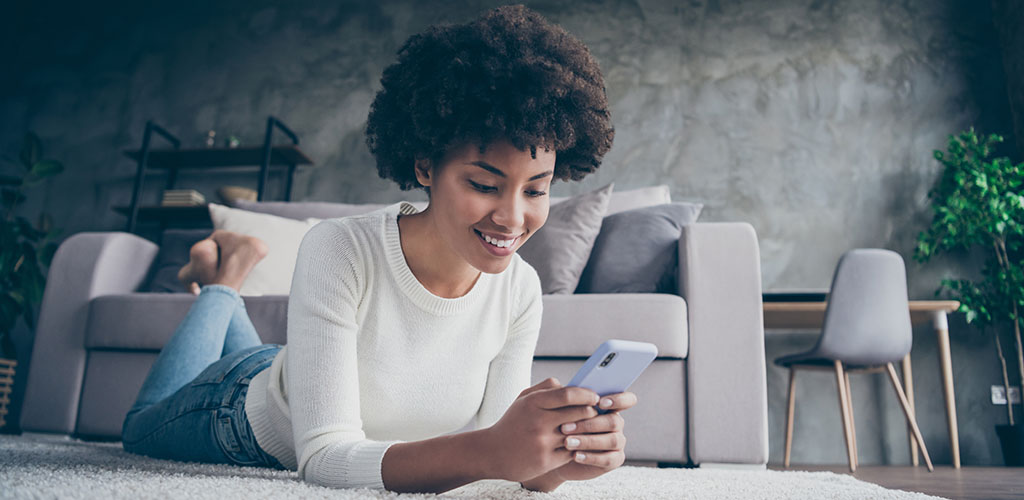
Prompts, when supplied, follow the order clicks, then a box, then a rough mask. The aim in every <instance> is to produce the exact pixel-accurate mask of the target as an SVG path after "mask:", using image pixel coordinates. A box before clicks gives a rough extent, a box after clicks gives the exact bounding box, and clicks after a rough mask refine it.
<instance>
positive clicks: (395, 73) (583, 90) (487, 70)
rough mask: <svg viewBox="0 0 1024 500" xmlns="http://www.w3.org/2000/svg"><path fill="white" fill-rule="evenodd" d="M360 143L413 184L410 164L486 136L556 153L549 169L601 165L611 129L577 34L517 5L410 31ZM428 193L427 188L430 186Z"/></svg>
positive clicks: (397, 177) (386, 170)
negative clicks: (420, 31)
mask: <svg viewBox="0 0 1024 500" xmlns="http://www.w3.org/2000/svg"><path fill="white" fill-rule="evenodd" d="M381 85H382V87H383V88H382V89H381V90H380V91H379V92H378V93H377V96H376V98H375V99H374V101H373V105H372V106H371V107H370V114H369V117H368V118H367V125H366V143H367V145H368V146H369V147H370V151H371V152H372V153H373V155H374V156H375V157H376V159H377V171H378V173H379V174H380V176H381V177H382V178H385V179H391V180H393V181H395V182H397V183H398V185H399V186H400V187H401V188H402V189H403V190H409V189H413V188H416V187H420V185H419V183H418V182H417V180H416V175H415V172H414V165H415V161H416V160H417V159H428V160H431V161H432V162H433V164H434V165H436V164H437V162H438V161H439V160H440V159H441V158H442V157H443V156H444V153H445V152H446V151H447V150H449V149H450V148H453V147H457V146H459V145H463V144H466V143H470V142H474V143H478V144H479V145H480V150H481V152H483V151H484V150H485V149H486V147H487V144H489V143H490V142H491V141H494V140H501V139H504V140H507V141H509V142H510V143H511V144H512V145H513V146H515V147H516V148H517V149H519V150H520V151H526V149H527V148H529V150H530V154H531V156H533V157H534V158H535V157H536V153H537V148H538V147H542V148H545V149H547V150H553V151H555V152H556V158H555V169H554V178H555V179H559V180H563V181H564V180H567V179H572V180H579V179H582V178H583V177H584V176H585V175H587V174H588V173H590V172H593V171H594V170H595V169H597V167H598V166H600V165H601V159H602V158H603V156H604V154H605V153H607V152H608V150H609V149H610V148H611V145H612V140H613V138H614V136H615V131H614V129H613V128H612V125H611V113H609V111H608V98H607V95H606V93H605V87H604V78H603V76H602V75H601V68H600V67H599V66H598V64H597V61H595V60H594V58H593V57H592V56H591V55H590V50H589V49H587V47H586V46H585V45H583V42H581V41H580V40H579V39H577V38H576V37H574V36H572V35H570V34H569V33H568V32H566V31H565V30H564V29H562V28H561V27H559V26H556V25H553V24H550V23H548V22H547V21H546V20H545V19H544V18H543V17H541V16H540V14H538V13H536V12H534V11H532V10H530V9H527V8H526V7H524V6H522V5H511V6H505V7H500V8H497V9H494V10H492V11H490V12H487V13H486V14H484V15H483V16H482V17H480V18H478V19H476V20H474V21H472V22H469V23H466V24H459V25H444V26H431V27H430V28H428V29H427V30H426V32H424V33H420V34H417V35H413V36H411V37H409V39H408V40H407V41H406V42H405V44H404V45H403V46H402V48H401V49H399V51H398V61H397V62H396V63H394V64H392V65H391V66H389V67H388V68H387V69H385V70H384V74H383V77H382V78H381ZM428 193H429V191H428Z"/></svg>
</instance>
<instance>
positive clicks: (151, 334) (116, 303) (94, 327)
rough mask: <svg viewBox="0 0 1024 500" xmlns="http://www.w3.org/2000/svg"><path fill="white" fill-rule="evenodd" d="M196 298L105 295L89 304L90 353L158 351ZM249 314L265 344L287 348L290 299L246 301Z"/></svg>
mask: <svg viewBox="0 0 1024 500" xmlns="http://www.w3.org/2000/svg"><path fill="white" fill-rule="evenodd" d="M195 299H196V298H195V296H194V295H192V294H190V293H130V294H124V295H104V296H101V297H96V298H95V299H93V300H92V302H90V306H89V323H88V328H87V329H86V332H85V347H86V348H87V349H129V350H149V351H159V350H160V349H162V348H163V346H164V344H166V343H167V341H168V340H170V338H171V335H173V334H174V329H175V328H177V327H178V323H180V322H181V320H182V319H183V318H184V317H185V314H186V313H187V312H188V309H189V307H191V306H192V302H193V301H195ZM244 300H245V307H246V310H247V311H248V312H249V318H250V319H251V320H252V323H253V326H255V327H256V331H257V332H258V333H259V335H260V338H261V339H263V342H264V343H268V344H284V342H285V328H286V325H287V318H288V297H286V296H284V295H263V296H258V297H244Z"/></svg>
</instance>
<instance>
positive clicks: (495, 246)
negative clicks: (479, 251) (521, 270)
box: [473, 229, 519, 257]
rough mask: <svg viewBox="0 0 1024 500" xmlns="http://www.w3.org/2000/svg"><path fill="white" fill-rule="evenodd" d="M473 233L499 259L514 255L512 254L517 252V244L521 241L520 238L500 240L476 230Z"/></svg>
mask: <svg viewBox="0 0 1024 500" xmlns="http://www.w3.org/2000/svg"><path fill="white" fill-rule="evenodd" d="M473 232H474V233H476V236H477V239H479V240H480V243H481V244H482V245H483V246H484V248H485V249H487V251H488V252H490V253H491V254H492V255H495V256H498V257H506V256H508V255H512V253H513V252H514V251H515V250H514V248H515V245H516V242H517V241H519V237H518V236H516V237H515V238H512V239H498V238H493V237H491V236H489V235H486V234H483V233H481V232H480V231H477V230H476V229H474V230H473Z"/></svg>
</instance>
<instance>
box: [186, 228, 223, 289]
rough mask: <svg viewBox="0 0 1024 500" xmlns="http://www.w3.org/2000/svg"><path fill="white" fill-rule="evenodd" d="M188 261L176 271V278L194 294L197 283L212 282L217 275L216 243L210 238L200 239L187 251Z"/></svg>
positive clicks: (197, 286) (197, 287)
mask: <svg viewBox="0 0 1024 500" xmlns="http://www.w3.org/2000/svg"><path fill="white" fill-rule="evenodd" d="M188 256H189V261H188V264H185V266H184V267H182V268H181V270H179V271H178V280H179V281H181V284H183V285H185V288H187V289H188V290H189V292H192V293H193V294H195V295H198V294H199V285H200V284H204V285H205V284H207V283H211V282H213V280H214V278H216V276H217V260H218V259H217V243H216V242H214V241H213V240H212V239H210V238H206V239H203V240H200V241H199V242H197V243H196V244H195V245H192V248H190V249H189V251H188Z"/></svg>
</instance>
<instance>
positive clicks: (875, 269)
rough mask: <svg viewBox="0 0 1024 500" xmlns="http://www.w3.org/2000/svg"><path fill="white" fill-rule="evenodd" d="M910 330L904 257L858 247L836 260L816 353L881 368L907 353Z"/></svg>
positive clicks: (878, 249) (910, 339)
mask: <svg viewBox="0 0 1024 500" xmlns="http://www.w3.org/2000/svg"><path fill="white" fill-rule="evenodd" d="M911 342H912V330H911V326H910V306H909V304H908V300H907V277H906V268H905V266H904V264H903V258H902V257H900V254H898V253H896V252H893V251H891V250H884V249H880V248H858V249H853V250H849V251H847V252H846V253H844V254H843V255H842V257H840V259H839V264H838V265H837V266H836V271H835V275H834V276H833V277H832V287H831V291H830V292H829V299H828V306H827V308H826V310H825V323H824V326H823V328H822V332H821V337H820V338H819V339H818V345H817V346H816V347H815V350H817V351H818V353H820V354H822V355H824V356H825V357H827V358H829V359H838V360H840V361H843V362H844V363H848V364H853V365H881V364H885V363H891V362H894V361H898V360H900V359H902V358H903V357H904V356H906V355H907V353H909V352H910V346H911Z"/></svg>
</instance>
